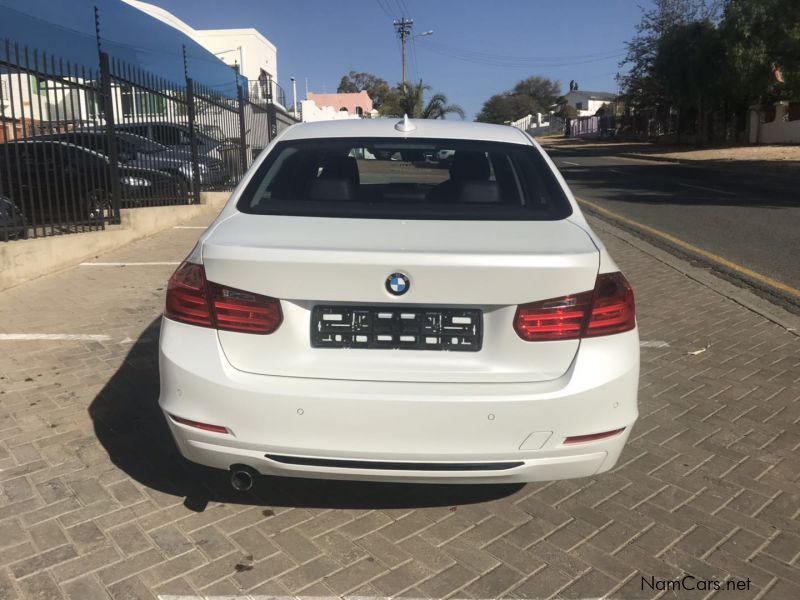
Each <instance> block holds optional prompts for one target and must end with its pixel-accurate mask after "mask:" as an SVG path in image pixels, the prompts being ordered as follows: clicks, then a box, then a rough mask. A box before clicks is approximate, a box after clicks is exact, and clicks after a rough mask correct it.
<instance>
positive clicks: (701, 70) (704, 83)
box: [650, 21, 727, 132]
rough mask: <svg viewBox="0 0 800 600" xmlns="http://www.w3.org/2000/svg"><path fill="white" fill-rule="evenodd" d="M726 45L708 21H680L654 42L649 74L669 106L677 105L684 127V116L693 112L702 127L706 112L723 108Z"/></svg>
mask: <svg viewBox="0 0 800 600" xmlns="http://www.w3.org/2000/svg"><path fill="white" fill-rule="evenodd" d="M726 69H727V66H726V63H725V48H724V46H723V43H722V37H721V35H720V32H719V30H718V29H717V28H716V27H715V26H714V24H712V23H710V22H709V21H698V22H694V23H688V24H686V25H679V26H677V27H673V28H671V29H670V30H669V31H667V32H666V33H665V34H664V35H662V36H661V38H660V39H659V40H658V42H657V44H656V54H655V57H654V59H653V64H652V67H651V71H650V77H652V79H653V80H654V81H656V82H658V85H659V87H660V89H661V90H662V94H661V95H662V96H663V99H664V101H665V102H666V103H668V105H669V107H670V108H672V109H677V110H678V111H679V112H678V115H679V117H680V118H682V120H683V124H682V127H681V128H682V129H686V128H687V127H686V125H687V123H686V121H687V117H688V116H689V115H690V114H691V115H696V122H697V129H698V130H699V131H701V132H702V131H704V124H705V122H706V115H707V114H708V112H709V111H711V110H714V109H717V108H720V107H722V108H725V107H726V102H725V90H724V89H723V86H722V80H723V79H724V73H725V71H726Z"/></svg>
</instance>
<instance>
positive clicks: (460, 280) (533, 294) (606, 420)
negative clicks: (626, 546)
mask: <svg viewBox="0 0 800 600" xmlns="http://www.w3.org/2000/svg"><path fill="white" fill-rule="evenodd" d="M442 150H447V151H451V152H452V163H451V165H450V166H449V168H445V167H442V166H440V165H437V164H435V163H431V162H430V161H425V160H424V157H425V156H426V155H428V156H430V155H431V153H434V155H440V153H441V151H442ZM398 155H399V157H400V158H401V160H389V158H384V159H381V158H379V157H381V156H383V157H390V156H395V157H397V156H398ZM357 157H358V158H357ZM634 313H635V309H634V299H633V292H632V291H631V288H630V286H629V285H628V282H627V281H626V279H625V277H624V276H623V275H622V274H621V273H620V272H619V269H618V268H617V266H616V265H615V264H614V261H613V260H612V259H611V257H610V256H609V255H608V253H607V252H606V250H605V248H604V247H603V244H602V243H601V242H600V240H599V239H598V237H597V236H596V235H595V234H594V233H593V232H592V230H591V229H590V228H589V226H588V224H587V223H586V220H585V219H584V217H583V215H582V214H581V211H580V209H579V207H578V205H577V203H576V202H575V200H574V199H573V197H572V195H571V193H570V191H569V190H568V188H567V186H566V184H565V183H564V180H563V179H562V178H561V176H560V174H559V173H558V171H557V170H556V168H555V166H554V165H553V163H552V162H551V161H550V159H549V158H548V157H547V156H546V154H545V153H544V152H543V151H542V150H541V149H540V148H539V146H538V145H537V144H536V142H534V141H533V139H532V138H531V137H529V136H528V135H527V134H525V133H523V132H521V131H519V130H518V129H515V128H512V127H507V126H495V125H485V124H477V123H453V122H445V121H427V120H419V121H409V120H404V121H400V122H399V123H398V122H395V121H394V120H387V119H379V120H349V121H331V122H321V123H311V124H301V125H295V126H292V127H290V128H289V129H287V130H286V131H285V132H283V133H282V134H281V135H280V136H279V137H278V138H277V139H276V140H275V141H273V143H272V144H271V145H270V146H269V148H267V151H266V152H264V153H263V154H262V156H261V157H260V158H259V160H258V162H257V163H256V164H255V165H254V166H253V168H252V169H251V170H250V172H249V173H248V174H247V176H246V177H245V179H244V181H243V182H242V184H241V185H239V187H238V188H237V189H236V191H235V192H234V193H233V195H232V197H231V199H230V201H229V202H228V204H227V206H226V207H225V209H224V210H223V211H222V212H221V213H220V215H219V217H218V218H217V219H216V220H215V221H214V223H213V224H212V225H211V226H210V227H209V228H208V230H207V231H206V232H205V233H204V234H203V235H202V236H201V238H200V240H199V242H198V244H197V246H196V247H195V249H194V250H193V251H192V252H191V254H190V255H189V256H188V257H187V258H186V260H185V262H183V264H181V266H180V267H179V268H178V269H177V270H176V271H175V273H174V274H173V276H172V278H171V279H170V281H169V288H168V292H167V305H166V311H165V315H164V319H163V322H162V328H161V341H160V369H161V395H160V405H161V407H162V409H163V410H164V413H165V415H166V419H167V422H168V423H169V427H170V429H171V430H172V433H173V435H174V437H175V441H176V442H177V445H178V447H179V448H180V451H181V452H182V454H183V455H184V456H185V457H186V458H188V459H189V460H192V461H195V462H198V463H202V464H204V465H208V466H211V467H217V468H220V469H230V470H231V473H232V478H231V479H232V483H233V484H234V486H235V487H237V488H245V489H246V488H249V486H250V485H251V484H252V479H253V477H255V475H256V474H259V473H260V474H269V475H289V476H296V477H320V478H338V479H367V480H401V481H414V482H438V483H442V482H487V483H498V482H527V481H541V480H554V479H564V478H571V477H583V476H591V475H596V474H598V473H601V472H603V471H607V470H608V469H610V468H611V467H613V466H614V464H615V463H616V462H617V459H618V457H619V455H620V452H621V450H622V448H623V445H624V444H625V441H626V439H627V438H628V435H629V433H630V431H631V427H632V426H633V424H634V422H635V420H636V418H637V386H638V378H639V339H638V332H637V329H636V320H635V314H634Z"/></svg>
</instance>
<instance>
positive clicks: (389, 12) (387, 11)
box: [376, 0, 396, 20]
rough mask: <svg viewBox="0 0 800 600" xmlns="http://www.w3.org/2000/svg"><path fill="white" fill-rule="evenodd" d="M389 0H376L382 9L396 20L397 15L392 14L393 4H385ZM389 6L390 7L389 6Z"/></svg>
mask: <svg viewBox="0 0 800 600" xmlns="http://www.w3.org/2000/svg"><path fill="white" fill-rule="evenodd" d="M388 1H389V0H376V2H377V3H378V6H379V7H380V9H381V10H382V11H383V12H384V14H385V15H386V16H387V17H389V18H390V19H392V20H394V19H395V18H396V17H395V15H393V14H392V11H391V5H387V4H385V3H386V2H388ZM387 6H388V8H387Z"/></svg>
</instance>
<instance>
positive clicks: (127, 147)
mask: <svg viewBox="0 0 800 600" xmlns="http://www.w3.org/2000/svg"><path fill="white" fill-rule="evenodd" d="M29 139H46V140H60V141H63V142H68V143H70V144H75V145H76V146H82V147H84V148H88V149H89V150H94V151H95V152H99V153H100V154H105V155H106V156H110V154H111V149H110V148H109V138H108V134H107V133H106V131H105V130H104V129H98V128H91V129H89V128H87V129H78V130H75V131H71V132H69V133H60V134H53V135H46V136H36V137H33V138H29ZM113 140H114V144H115V146H116V151H117V160H119V162H120V163H122V164H124V165H126V166H129V167H140V168H143V169H157V170H159V171H164V172H165V173H169V174H170V175H173V176H174V177H175V178H176V179H177V180H178V182H179V184H180V185H181V190H182V192H183V196H185V197H186V198H187V199H188V197H189V191H190V190H191V183H192V163H191V152H190V151H187V150H184V149H171V148H167V147H166V146H163V145H161V144H159V143H158V142H154V141H153V140H149V139H147V138H145V137H142V136H139V135H135V134H132V133H127V132H124V131H118V132H116V133H115V135H114V138H113ZM198 178H199V180H200V187H201V188H203V187H212V186H215V185H221V184H223V183H226V182H227V180H228V179H229V178H230V175H229V174H228V173H227V171H226V170H225V168H224V166H223V164H222V161H219V160H217V159H215V158H211V157H210V156H205V155H198Z"/></svg>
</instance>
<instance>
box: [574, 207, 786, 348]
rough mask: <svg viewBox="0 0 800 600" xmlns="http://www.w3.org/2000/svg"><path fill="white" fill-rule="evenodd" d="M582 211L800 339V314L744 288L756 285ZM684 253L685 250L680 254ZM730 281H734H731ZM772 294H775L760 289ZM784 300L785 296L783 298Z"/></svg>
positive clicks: (602, 228)
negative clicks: (673, 251)
mask: <svg viewBox="0 0 800 600" xmlns="http://www.w3.org/2000/svg"><path fill="white" fill-rule="evenodd" d="M581 210H582V211H583V212H584V213H585V214H586V216H587V217H588V218H589V219H590V220H591V221H592V223H591V226H592V228H593V229H595V230H596V231H597V232H598V233H606V234H609V235H613V236H614V237H616V238H617V239H620V240H622V241H623V242H626V243H627V244H630V245H631V246H634V247H635V248H637V249H639V250H641V251H642V252H644V253H645V254H647V255H649V256H652V257H653V258H655V259H656V260H658V261H659V262H661V263H663V264H665V265H667V266H669V267H671V268H673V269H675V270H676V271H678V272H679V273H682V274H683V275H685V276H686V277H688V278H689V279H692V280H693V281H696V282H697V283H699V284H701V285H703V286H705V287H707V288H709V289H711V290H712V291H714V292H716V293H718V294H719V295H721V296H723V297H725V298H727V299H729V300H732V301H733V302H736V303H737V304H739V305H740V306H743V307H745V308H747V309H748V310H750V311H752V312H754V313H756V314H758V315H761V316H762V317H764V318H765V319H767V320H768V321H771V322H773V323H775V324H776V325H779V326H780V327H783V328H784V329H785V330H786V331H788V332H789V333H792V334H794V335H795V336H797V337H800V315H798V314H794V313H792V312H790V311H788V310H786V309H784V308H782V307H781V306H778V305H776V304H774V303H773V302H771V301H770V300H768V299H766V298H764V297H762V296H761V295H759V294H757V293H755V292H754V291H752V290H751V289H747V288H745V287H742V285H746V286H748V287H750V288H753V289H757V290H760V288H758V287H756V286H755V285H754V284H753V283H752V282H749V281H746V280H744V279H741V278H739V277H734V278H731V275H730V274H728V273H725V272H724V271H722V270H721V269H719V268H718V267H717V266H716V265H712V264H710V263H708V262H706V261H704V260H703V259H702V258H701V257H695V256H691V255H689V254H686V256H687V257H689V259H690V260H693V261H697V262H700V263H702V264H703V265H704V267H700V266H695V265H693V264H691V262H689V260H686V259H685V258H682V257H680V256H676V255H675V254H673V253H672V252H670V251H667V250H664V249H663V248H660V247H658V246H657V245H654V244H653V243H651V242H650V238H649V237H648V236H647V234H646V233H644V232H639V231H635V232H632V231H628V229H627V227H626V228H622V227H621V226H619V225H617V224H616V223H613V222H612V221H611V220H610V218H609V217H607V216H605V215H600V214H599V213H596V212H594V211H593V210H592V209H591V208H589V207H587V206H585V205H582V206H581ZM680 252H682V253H683V251H680ZM729 278H730V279H729ZM760 291H763V292H766V293H768V294H771V295H773V296H774V295H775V294H774V293H772V292H769V291H766V290H760ZM778 298H780V299H781V300H784V299H783V298H782V297H779V296H778Z"/></svg>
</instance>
